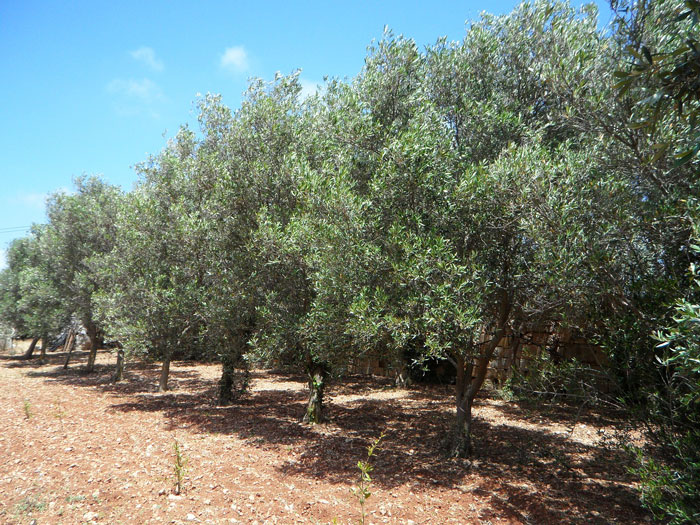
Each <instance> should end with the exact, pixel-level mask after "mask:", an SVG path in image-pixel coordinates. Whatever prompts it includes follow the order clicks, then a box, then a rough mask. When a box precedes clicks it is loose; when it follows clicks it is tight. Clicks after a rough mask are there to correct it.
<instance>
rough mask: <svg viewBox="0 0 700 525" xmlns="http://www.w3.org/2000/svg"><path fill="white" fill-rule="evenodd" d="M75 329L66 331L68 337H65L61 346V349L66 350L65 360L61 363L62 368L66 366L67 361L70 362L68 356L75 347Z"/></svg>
mask: <svg viewBox="0 0 700 525" xmlns="http://www.w3.org/2000/svg"><path fill="white" fill-rule="evenodd" d="M75 335H76V334H75V330H73V329H71V331H70V332H69V333H68V338H67V339H66V344H65V345H64V346H63V351H64V352H66V360H65V361H64V363H63V368H64V369H66V368H68V363H69V362H70V356H71V354H72V353H73V348H74V347H75Z"/></svg>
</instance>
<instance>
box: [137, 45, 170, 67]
mask: <svg viewBox="0 0 700 525" xmlns="http://www.w3.org/2000/svg"><path fill="white" fill-rule="evenodd" d="M130 54H131V58H133V59H134V60H136V61H138V62H141V63H143V64H145V65H146V66H148V67H149V68H151V69H152V70H153V71H163V69H164V67H165V66H164V65H163V61H162V60H159V59H158V58H157V57H156V52H155V51H153V48H150V47H146V46H144V47H140V48H138V49H137V50H136V51H132V52H131V53H130Z"/></svg>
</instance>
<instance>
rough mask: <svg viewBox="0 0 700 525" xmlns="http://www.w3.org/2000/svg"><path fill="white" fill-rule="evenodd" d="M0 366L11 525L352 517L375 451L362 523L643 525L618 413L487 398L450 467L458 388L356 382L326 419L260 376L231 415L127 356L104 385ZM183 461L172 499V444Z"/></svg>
mask: <svg viewBox="0 0 700 525" xmlns="http://www.w3.org/2000/svg"><path fill="white" fill-rule="evenodd" d="M21 350H22V349H21V348H16V349H14V351H9V352H6V353H5V354H4V355H2V356H0V400H1V402H0V451H1V453H0V522H2V523H38V524H41V523H52V524H53V523H57V524H59V523H65V524H74V523H85V522H88V523H114V524H119V523H139V524H142V523H161V522H162V523H258V524H261V525H262V524H264V523H279V524H286V523H342V524H345V523H357V522H358V521H359V520H360V519H361V508H360V504H359V502H358V500H357V499H356V498H355V497H354V496H353V494H352V492H351V489H352V488H353V487H355V486H356V484H357V481H358V477H359V471H358V469H357V462H358V460H361V459H363V458H364V457H365V455H366V448H367V445H368V444H369V443H370V442H371V441H372V440H373V439H375V438H377V437H378V436H379V435H380V434H381V433H382V432H385V433H386V437H385V439H384V441H383V442H382V443H381V445H380V448H379V449H378V451H377V453H376V456H375V457H374V458H373V463H374V472H373V473H372V478H373V484H372V486H371V487H370V492H371V497H370V498H369V499H368V500H367V502H366V514H367V518H366V523H377V524H378V523H405V524H410V523H414V524H419V523H421V524H422V523H435V524H447V523H482V524H487V523H490V524H496V523H499V524H500V523H504V524H505V523H538V524H539V523H544V524H546V523H581V524H583V523H586V524H589V523H645V522H648V521H650V518H649V516H648V515H647V513H645V512H644V511H643V509H641V507H640V505H639V500H638V495H637V493H636V491H635V482H634V480H633V479H632V478H631V477H630V475H629V474H627V470H626V467H627V465H628V462H627V459H626V458H625V456H624V455H622V454H620V453H619V452H617V451H616V449H615V447H613V446H611V438H612V436H613V435H614V434H615V430H616V428H618V427H619V426H620V425H621V423H622V422H621V421H620V420H619V419H618V417H619V416H616V415H615V414H612V415H611V414H603V413H599V412H594V411H578V410H577V409H576V408H562V407H560V406H556V405H542V406H539V407H533V406H526V405H523V404H518V403H515V402H507V401H503V400H499V399H497V398H495V397H489V396H484V397H483V398H480V399H478V400H477V403H476V408H475V415H476V423H475V429H474V436H475V446H476V453H475V455H474V457H473V458H471V459H470V460H452V459H447V458H446V457H445V456H444V453H443V448H442V443H443V440H444V436H445V431H446V429H447V428H448V427H449V422H450V417H451V414H452V412H451V392H450V389H449V386H439V385H431V386H425V385H419V386H416V387H412V388H411V389H405V390H401V389H399V390H397V389H394V388H391V385H390V383H389V382H388V381H386V380H383V379H378V378H362V377H352V378H349V379H347V380H344V381H343V382H342V383H336V384H335V385H334V386H333V387H332V388H331V389H330V391H329V395H328V415H329V417H330V420H329V422H328V423H326V424H323V425H318V426H314V427H309V426H306V425H303V424H302V423H300V419H301V416H302V415H303V412H304V408H305V398H306V391H305V383H304V381H303V378H302V377H289V376H287V375H281V374H275V373H272V372H265V371H256V372H254V373H253V375H252V382H251V391H250V393H249V394H248V395H246V396H245V397H244V398H242V399H241V400H240V401H239V402H238V403H237V404H235V405H233V406H229V407H217V406H216V405H215V403H214V399H215V394H216V382H217V379H218V374H219V369H218V367H217V366H215V365H208V364H193V363H174V364H173V366H172V368H171V383H170V385H171V388H172V390H171V391H170V392H168V393H163V394H159V393H157V392H155V387H154V385H155V384H156V383H157V375H158V367H157V366H156V365H154V364H147V363H129V366H128V369H127V374H126V380H125V381H123V382H121V383H119V384H113V383H110V373H111V370H112V367H113V364H114V361H115V357H114V356H113V355H112V354H110V353H109V352H108V351H101V352H100V353H99V355H98V367H97V372H96V373H94V374H90V375H86V374H84V373H83V371H82V369H83V368H84V364H85V361H86V357H87V354H86V353H84V352H77V353H76V356H75V359H74V360H73V363H72V364H71V365H70V368H69V369H68V370H64V369H63V368H62V359H63V358H64V355H63V354H61V353H60V352H59V353H52V354H49V356H48V360H47V362H46V363H43V364H41V363H39V362H38V359H36V358H35V359H33V360H30V361H23V360H20V359H19V358H18V354H19V353H20V352H21ZM176 442H177V443H178V444H179V445H180V449H181V451H182V459H183V460H184V461H186V466H185V471H184V478H183V490H182V493H181V494H179V495H177V494H175V493H174V492H175V490H174V484H175V479H176V474H175V472H174V469H175V453H174V449H173V446H174V443H176Z"/></svg>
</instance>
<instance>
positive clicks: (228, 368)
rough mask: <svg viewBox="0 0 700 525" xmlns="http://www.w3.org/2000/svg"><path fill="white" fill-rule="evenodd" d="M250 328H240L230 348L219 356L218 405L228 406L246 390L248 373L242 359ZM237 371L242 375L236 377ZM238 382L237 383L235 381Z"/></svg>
mask: <svg viewBox="0 0 700 525" xmlns="http://www.w3.org/2000/svg"><path fill="white" fill-rule="evenodd" d="M251 334H252V328H242V329H240V330H238V331H236V332H235V333H234V334H233V340H232V344H231V346H230V347H229V348H228V349H227V350H228V351H227V352H225V353H224V354H223V355H222V356H221V379H220V380H219V395H218V400H217V402H218V404H219V405H229V404H231V403H232V402H234V401H235V400H236V399H237V398H238V396H239V395H240V394H242V393H244V392H245V391H246V390H247V389H248V382H249V379H250V371H249V370H248V363H246V361H245V359H244V358H243V356H244V354H245V351H246V348H247V345H248V341H249V339H250V335H251ZM237 370H242V373H241V374H240V375H238V377H237V374H238V373H237ZM237 380H238V381H237Z"/></svg>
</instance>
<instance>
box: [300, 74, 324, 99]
mask: <svg viewBox="0 0 700 525" xmlns="http://www.w3.org/2000/svg"><path fill="white" fill-rule="evenodd" d="M299 84H300V85H301V93H299V97H300V98H301V100H304V99H307V98H309V97H311V96H313V95H315V94H316V93H323V84H322V83H321V82H316V81H315V80H309V79H306V78H300V79H299Z"/></svg>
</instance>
